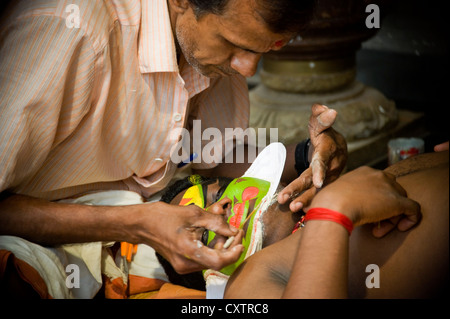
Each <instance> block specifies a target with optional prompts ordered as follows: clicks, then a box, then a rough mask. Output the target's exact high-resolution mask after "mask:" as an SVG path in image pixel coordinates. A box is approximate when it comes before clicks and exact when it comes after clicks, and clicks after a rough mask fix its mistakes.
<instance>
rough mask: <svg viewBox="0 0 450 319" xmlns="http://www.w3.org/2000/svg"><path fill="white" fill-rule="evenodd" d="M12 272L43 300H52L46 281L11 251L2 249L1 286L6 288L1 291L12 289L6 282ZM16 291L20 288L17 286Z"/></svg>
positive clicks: (0, 252)
mask: <svg viewBox="0 0 450 319" xmlns="http://www.w3.org/2000/svg"><path fill="white" fill-rule="evenodd" d="M11 271H15V272H16V273H17V275H18V276H19V277H20V279H21V280H23V281H25V282H26V283H28V284H29V285H30V286H31V287H32V288H33V289H34V290H35V291H36V292H37V293H38V294H39V296H40V297H41V298H42V299H52V296H51V295H50V294H49V293H48V289H47V285H46V284H45V282H44V279H42V277H41V275H39V273H38V272H37V271H36V270H35V269H34V268H33V267H31V266H30V265H29V264H28V263H26V262H24V261H23V260H21V259H18V258H16V257H15V256H14V254H13V253H11V252H10V251H7V250H4V249H0V285H2V286H3V285H5V287H1V290H3V289H6V290H7V289H11V287H6V285H7V281H6V280H5V279H6V278H5V275H6V274H7V273H8V272H11ZM15 289H20V288H19V286H16V287H15Z"/></svg>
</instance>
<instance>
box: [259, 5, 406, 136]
mask: <svg viewBox="0 0 450 319" xmlns="http://www.w3.org/2000/svg"><path fill="white" fill-rule="evenodd" d="M375 2H377V1H370V3H375ZM378 3H380V1H378ZM367 4H368V2H367V3H366V1H364V0H340V1H336V0H319V1H318V6H317V10H316V14H315V16H314V18H313V20H312V22H311V25H310V26H309V27H308V28H307V30H304V31H303V32H302V33H300V34H299V35H298V36H297V38H295V39H294V40H293V41H292V42H291V43H290V44H289V45H287V46H286V47H285V48H283V49H282V50H281V51H277V52H270V53H268V54H266V55H264V57H263V59H262V69H261V70H260V79H261V83H260V84H259V85H258V86H257V87H256V88H254V89H253V90H251V91H250V101H251V112H250V114H251V117H250V126H251V127H255V128H259V127H263V128H264V127H265V128H271V127H277V128H278V136H279V140H280V141H281V142H284V143H294V142H298V141H300V140H301V139H304V138H306V137H308V136H309V133H308V120H309V116H310V113H311V105H312V104H314V103H320V104H325V105H327V106H328V107H330V108H333V109H336V110H337V111H338V119H337V121H336V123H335V125H334V128H335V129H336V130H338V131H339V132H340V133H341V134H343V135H344V136H345V138H346V139H347V141H348V142H351V141H356V140H359V139H362V138H368V137H371V136H373V135H375V134H377V133H378V132H380V131H382V130H385V129H388V128H391V127H393V126H395V124H396V123H397V120H398V114H397V110H396V107H395V103H394V102H393V101H391V100H389V99H387V98H386V97H385V96H384V95H383V94H382V93H381V92H379V91H378V90H376V89H375V88H372V87H368V86H366V85H364V84H363V83H360V82H358V81H356V80H355V77H356V52H357V51H358V50H359V49H360V47H361V43H362V42H363V41H365V40H367V39H369V38H370V37H372V36H373V35H374V34H375V32H376V30H377V29H369V28H367V26H366V23H365V22H366V18H367V16H368V15H369V13H366V12H365V11H366V10H365V9H366V6H367ZM379 7H380V8H382V6H381V4H379Z"/></svg>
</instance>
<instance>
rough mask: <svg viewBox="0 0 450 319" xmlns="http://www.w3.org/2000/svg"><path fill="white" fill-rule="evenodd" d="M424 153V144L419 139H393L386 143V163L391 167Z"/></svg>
mask: <svg viewBox="0 0 450 319" xmlns="http://www.w3.org/2000/svg"><path fill="white" fill-rule="evenodd" d="M424 151H425V142H424V141H423V140H422V139H421V138H416V137H411V138H404V137H401V138H395V139H392V140H390V141H389V143H388V163H389V165H392V164H394V163H397V162H399V161H401V160H404V159H406V158H408V157H411V156H414V155H418V154H422V153H423V152H424Z"/></svg>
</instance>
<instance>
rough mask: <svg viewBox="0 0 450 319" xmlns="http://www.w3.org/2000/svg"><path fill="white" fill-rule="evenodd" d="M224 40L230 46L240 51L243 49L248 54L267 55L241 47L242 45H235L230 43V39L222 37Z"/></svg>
mask: <svg viewBox="0 0 450 319" xmlns="http://www.w3.org/2000/svg"><path fill="white" fill-rule="evenodd" d="M222 39H223V40H224V41H226V42H227V43H228V44H230V45H232V46H234V47H236V48H239V49H241V50H244V51H247V52H250V53H253V54H264V53H266V52H258V51H254V50H252V49H249V48H246V47H244V46H241V45H239V44H236V43H233V42H231V41H229V40H228V39H226V38H224V37H223V36H222Z"/></svg>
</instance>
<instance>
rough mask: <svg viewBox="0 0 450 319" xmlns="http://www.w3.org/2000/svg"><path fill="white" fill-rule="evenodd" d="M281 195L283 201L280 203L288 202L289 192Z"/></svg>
mask: <svg viewBox="0 0 450 319" xmlns="http://www.w3.org/2000/svg"><path fill="white" fill-rule="evenodd" d="M280 197H281V202H280V204H284V203H286V202H287V200H288V199H289V194H283V195H282V196H280Z"/></svg>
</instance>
